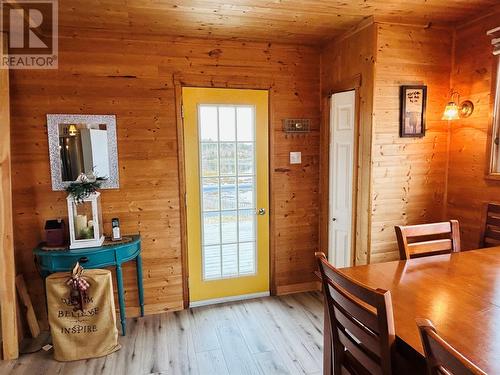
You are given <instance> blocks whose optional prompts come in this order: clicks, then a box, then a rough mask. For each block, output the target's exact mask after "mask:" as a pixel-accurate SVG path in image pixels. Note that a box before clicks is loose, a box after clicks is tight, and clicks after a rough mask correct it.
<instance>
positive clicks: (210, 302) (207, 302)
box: [189, 292, 271, 308]
mask: <svg viewBox="0 0 500 375" xmlns="http://www.w3.org/2000/svg"><path fill="white" fill-rule="evenodd" d="M270 295H271V294H270V293H269V292H259V293H250V294H242V295H240V296H229V297H222V298H213V299H205V300H203V301H194V302H190V303H189V308H191V307H200V306H208V305H216V304H218V303H225V302H234V301H243V300H246V299H252V298H261V297H269V296H270Z"/></svg>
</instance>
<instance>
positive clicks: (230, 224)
mask: <svg viewBox="0 0 500 375" xmlns="http://www.w3.org/2000/svg"><path fill="white" fill-rule="evenodd" d="M221 221H222V243H223V244H227V243H237V242H238V211H224V212H221Z"/></svg>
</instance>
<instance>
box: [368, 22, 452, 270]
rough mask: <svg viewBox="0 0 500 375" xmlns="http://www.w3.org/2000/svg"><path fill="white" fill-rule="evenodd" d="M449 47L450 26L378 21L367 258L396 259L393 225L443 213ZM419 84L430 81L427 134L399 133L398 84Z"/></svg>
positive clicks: (433, 218) (437, 217)
mask: <svg viewBox="0 0 500 375" xmlns="http://www.w3.org/2000/svg"><path fill="white" fill-rule="evenodd" d="M451 49H452V33H451V30H446V29H437V28H433V27H431V28H424V27H417V26H404V25H389V24H383V23H379V24H377V57H376V63H375V83H374V86H375V91H374V103H373V138H372V142H373V144H372V192H371V199H372V207H371V212H372V221H371V257H370V261H371V262H381V261H386V260H394V259H398V257H399V254H398V252H397V249H398V248H397V243H396V237H395V234H394V226H395V225H398V224H399V225H401V224H402V225H406V224H421V223H428V222H433V221H440V220H441V219H442V218H443V215H444V195H445V190H446V172H447V157H448V155H447V153H448V151H447V144H448V129H447V122H446V121H442V120H441V116H442V113H443V109H444V105H445V104H446V102H447V101H448V99H449V87H450V80H449V77H450V69H451ZM419 84H425V85H427V111H426V113H427V115H426V116H427V117H426V133H425V137H423V138H400V137H399V90H400V86H401V85H419Z"/></svg>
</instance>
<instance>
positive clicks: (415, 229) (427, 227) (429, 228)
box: [404, 221, 451, 237]
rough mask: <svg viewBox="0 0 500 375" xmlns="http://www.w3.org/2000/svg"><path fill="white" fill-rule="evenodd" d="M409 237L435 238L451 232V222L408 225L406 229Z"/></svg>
mask: <svg viewBox="0 0 500 375" xmlns="http://www.w3.org/2000/svg"><path fill="white" fill-rule="evenodd" d="M404 228H405V232H406V236H407V237H420V236H433V235H437V234H446V233H450V232H451V225H450V222H449V221H445V222H442V223H430V224H418V225H407V226H405V227H404Z"/></svg>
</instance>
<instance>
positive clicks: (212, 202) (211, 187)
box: [202, 178, 219, 211]
mask: <svg viewBox="0 0 500 375" xmlns="http://www.w3.org/2000/svg"><path fill="white" fill-rule="evenodd" d="M202 191H203V206H202V207H203V211H217V210H219V179H218V178H203V179H202Z"/></svg>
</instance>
